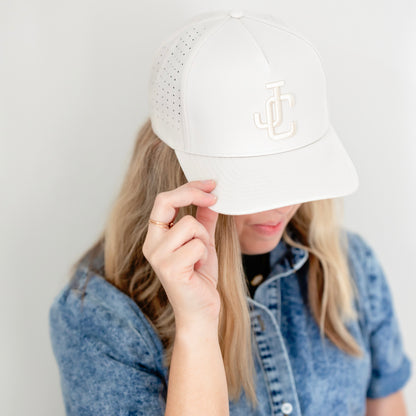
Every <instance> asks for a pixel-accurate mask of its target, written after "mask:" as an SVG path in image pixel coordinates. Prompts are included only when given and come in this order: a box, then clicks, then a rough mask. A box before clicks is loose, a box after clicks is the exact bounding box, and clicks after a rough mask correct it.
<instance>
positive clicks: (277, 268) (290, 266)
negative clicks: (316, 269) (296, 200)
mask: <svg viewBox="0 0 416 416" xmlns="http://www.w3.org/2000/svg"><path fill="white" fill-rule="evenodd" d="M287 232H288V233H289V235H290V236H291V237H292V239H294V240H295V241H297V236H296V233H295V232H294V231H293V229H291V228H290V227H288V229H287ZM308 257H309V253H308V251H306V250H304V249H301V248H298V247H293V246H291V245H289V244H287V243H286V242H285V241H284V240H283V238H281V239H280V241H279V244H277V246H276V247H275V248H274V249H273V250H272V251H271V252H270V274H269V276H272V278H273V279H274V278H280V277H284V276H290V275H292V276H293V275H294V272H295V271H296V270H298V269H300V268H301V267H302V266H303V264H304V263H305V262H306V261H307V259H308ZM266 281H267V280H266Z"/></svg>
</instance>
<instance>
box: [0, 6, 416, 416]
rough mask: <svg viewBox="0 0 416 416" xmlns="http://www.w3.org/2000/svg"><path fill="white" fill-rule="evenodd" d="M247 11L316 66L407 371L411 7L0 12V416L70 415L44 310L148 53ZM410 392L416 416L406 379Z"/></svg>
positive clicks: (353, 215)
mask: <svg viewBox="0 0 416 416" xmlns="http://www.w3.org/2000/svg"><path fill="white" fill-rule="evenodd" d="M254 7H255V9H253V10H254V11H258V12H261V13H270V14H274V15H275V16H276V17H278V18H281V19H283V20H284V21H286V22H287V23H288V24H289V25H291V26H293V27H294V28H296V29H298V30H299V31H300V32H301V33H303V34H304V35H305V36H306V37H307V38H308V39H309V40H311V41H312V43H313V44H314V45H315V46H316V48H317V49H318V51H319V53H320V55H321V57H322V60H323V65H324V69H325V72H326V74H327V80H328V100H329V109H330V115H331V119H332V123H333V125H334V127H335V128H336V129H337V132H338V133H339V135H340V137H341V138H342V140H343V143H344V145H345V147H346V149H347V151H348V152H349V154H350V156H351V158H352V160H353V162H354V164H355V165H356V168H357V171H358V173H359V177H360V188H359V189H358V191H357V192H356V193H354V194H353V195H351V196H348V197H345V224H346V226H347V227H349V228H350V229H352V230H355V231H358V232H360V233H361V234H362V236H363V237H364V238H365V239H366V240H367V241H368V242H369V243H370V245H372V247H373V248H374V249H375V251H376V253H377V255H378V256H379V258H380V259H381V261H382V264H383V266H384V268H385V271H386V274H387V276H388V279H389V282H390V285H391V290H392V293H393V297H394V303H395V308H396V313H397V315H398V318H399V322H400V326H401V328H402V334H403V341H404V345H405V348H406V350H407V352H408V353H409V355H410V358H411V359H412V361H413V362H414V363H415V364H416V330H415V325H414V317H415V316H416V307H415V304H416V302H415V299H414V297H415V292H416V282H415V280H416V267H415V263H414V261H415V251H416V250H415V249H416V243H415V236H416V221H415V217H414V215H415V212H416V196H415V189H416V140H415V138H416V128H415V120H414V114H415V113H416V98H415V97H416V59H415V53H414V50H413V49H414V48H415V46H414V45H415V40H416V35H415V27H416V24H415V18H416V13H415V3H414V2H413V4H411V1H404V0H395V1H389V2H387V1H381V0H366V1H363V0H348V1H334V0H328V1H323V0H314V1H310V0H304V1H293V0H291V1H290V2H289V1H278V0H273V1H265V0H257V1H256V2H248V1H240V2H237V1H225V0H221V1H218V0H211V1H210V3H209V4H208V3H207V2H205V1H200V0H199V1H196V0H192V1H191V0H188V1H165V2H161V1H155V0H152V1H150V0H145V1H133V0H124V1H123V0H121V1H117V2H115V1H107V0H82V1H81V0H72V1H56V0H53V1H52V0H44V1H42V0H26V1H22V0H13V1H11V0H10V1H5V0H1V2H0V117H1V118H0V140H1V141H0V144H1V147H0V185H1V188H0V189H1V194H0V195H1V196H0V198H1V199H0V253H1V254H0V256H1V262H0V277H1V294H0V296H1V299H0V323H1V342H0V360H1V361H0V369H1V371H0V413H1V414H2V415H7V416H11V415H29V414H30V415H33V416H35V415H42V416H59V415H64V407H63V402H62V398H61V391H60V386H59V375H58V368H57V365H56V363H55V360H54V357H53V354H52V350H51V346H50V341H49V333H48V309H49V306H50V304H51V302H52V299H53V297H54V296H55V295H56V294H57V293H58V291H59V290H60V289H61V287H62V286H63V285H64V283H65V282H66V281H67V279H68V277H69V276H68V268H69V266H70V265H71V263H72V262H73V261H75V260H76V259H77V258H78V256H79V255H80V254H81V253H82V252H83V251H84V250H85V249H86V248H87V247H88V246H89V245H90V244H91V243H92V241H93V240H94V239H95V238H96V237H97V236H98V234H99V232H100V231H101V229H102V227H103V224H104V219H105V217H106V215H107V213H108V211H109V207H110V203H111V202H112V201H113V200H114V198H115V195H116V192H117V191H118V187H119V185H120V183H121V178H122V176H123V174H124V172H125V168H126V166H127V162H128V159H129V157H130V154H131V151H132V146H133V142H134V138H135V135H136V133H137V131H138V129H139V127H140V125H141V124H142V122H143V121H144V120H145V118H146V117H147V96H146V93H147V89H146V88H147V82H148V76H149V73H150V67H151V57H152V54H153V52H154V50H155V48H156V47H157V46H158V45H159V43H160V42H161V41H162V40H163V39H164V38H165V37H166V36H167V35H168V34H170V32H171V31H172V30H174V29H176V28H177V27H179V26H180V25H181V24H182V22H184V21H185V20H186V19H187V18H189V17H191V16H193V15H194V14H197V13H200V12H205V11H210V10H213V9H217V8H236V9H240V8H243V9H244V8H246V9H248V10H250V9H251V8H254ZM412 48H413V49H412ZM415 370H416V369H415ZM404 391H405V397H406V401H407V405H408V408H409V411H410V413H409V414H411V415H412V416H413V415H416V395H415V394H414V393H415V392H416V381H415V377H412V379H411V381H410V382H409V383H408V385H407V386H406V387H405V390H404ZM412 392H413V394H412Z"/></svg>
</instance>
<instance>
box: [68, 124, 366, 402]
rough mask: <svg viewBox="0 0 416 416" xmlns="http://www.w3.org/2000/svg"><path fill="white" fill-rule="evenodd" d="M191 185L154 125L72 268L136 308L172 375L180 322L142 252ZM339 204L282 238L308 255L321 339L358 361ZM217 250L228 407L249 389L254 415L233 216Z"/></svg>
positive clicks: (332, 202)
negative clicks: (158, 201) (171, 198)
mask: <svg viewBox="0 0 416 416" xmlns="http://www.w3.org/2000/svg"><path fill="white" fill-rule="evenodd" d="M186 182H187V180H186V178H185V175H184V173H183V171H182V169H181V167H180V165H179V162H178V160H177V158H176V155H175V153H174V151H173V149H172V148H170V147H169V146H167V145H166V144H165V143H164V142H162V141H161V140H160V138H159V137H158V136H157V135H156V134H155V133H154V131H153V129H152V126H151V122H150V119H149V118H148V119H147V120H145V122H144V124H143V125H142V127H141V128H140V130H139V132H138V135H137V138H136V141H135V144H134V151H133V154H132V156H131V160H130V163H129V166H128V168H127V172H126V175H125V177H124V180H123V182H122V185H121V188H120V190H119V193H118V196H117V197H116V199H115V201H114V203H113V205H112V207H111V209H110V211H109V216H108V219H107V222H106V224H105V227H104V230H103V231H102V233H101V235H100V236H99V238H98V240H97V241H96V242H95V243H94V244H93V245H92V246H91V247H90V248H89V249H88V250H87V251H86V252H85V253H84V254H83V255H82V256H81V257H80V258H79V260H78V261H77V262H75V263H74V264H73V265H72V268H71V274H72V275H74V272H75V270H76V269H77V268H78V267H79V265H80V263H81V262H82V261H83V260H84V259H86V258H87V257H88V258H89V259H90V261H89V270H91V271H92V272H95V273H100V274H101V275H102V276H103V277H104V278H105V279H106V280H107V281H108V282H110V283H111V284H113V285H114V286H115V287H117V288H118V289H119V290H121V291H122V292H124V293H125V294H127V295H128V296H129V297H131V298H132V299H133V300H134V301H135V302H136V304H137V305H138V306H139V307H140V309H141V310H142V311H143V312H144V314H145V315H146V317H147V318H148V320H149V322H150V324H151V325H152V327H153V328H154V330H155V331H156V333H157V334H158V335H159V337H160V339H161V342H162V345H163V347H164V364H165V365H166V366H167V367H169V366H170V361H171V357H172V349H173V342H174V337H175V317H174V313H173V309H172V307H171V305H170V303H169V301H168V298H167V295H166V292H165V290H164V288H163V286H162V285H161V283H160V280H159V278H158V277H157V275H156V274H155V272H154V271H153V269H152V267H151V266H150V264H149V262H148V261H147V260H146V258H145V257H144V255H143V252H142V246H143V243H144V240H145V237H146V233H147V228H148V220H149V216H150V212H151V210H152V207H153V203H154V200H155V197H156V195H157V194H158V193H160V192H164V191H169V190H172V189H174V188H177V187H178V186H181V185H183V184H185V183H186ZM338 201H339V198H338ZM338 201H337V200H336V199H323V200H318V201H311V202H306V203H303V204H302V205H301V206H300V207H299V209H298V210H297V211H296V213H295V214H294V216H293V217H292V218H291V220H290V223H289V224H288V226H289V225H290V226H291V227H293V229H294V230H295V231H296V234H297V235H298V236H299V239H296V241H295V240H294V239H292V238H291V236H290V235H289V233H288V232H287V230H286V229H285V230H284V232H283V235H282V238H283V239H284V240H285V242H286V243H287V244H289V245H291V246H294V247H299V248H302V249H304V250H307V251H308V252H309V259H308V261H309V272H308V302H309V308H310V312H311V314H312V315H313V317H314V319H315V321H316V322H317V324H318V325H319V328H320V333H321V337H324V336H325V335H326V336H327V337H328V338H329V339H330V340H331V341H332V342H333V343H334V344H335V345H336V346H337V347H338V348H340V349H341V350H343V351H345V352H346V353H348V354H351V355H353V356H358V357H360V356H362V351H361V349H360V347H359V345H358V344H357V342H356V340H355V339H354V337H353V336H352V335H351V334H350V333H349V331H348V329H347V328H346V326H345V323H346V322H347V321H348V320H349V319H353V320H355V319H357V311H356V310H355V309H354V307H353V299H354V297H355V295H358V291H357V288H356V286H355V284H354V281H353V279H352V278H351V275H350V271H349V268H348V262H347V257H346V254H347V249H348V241H347V238H346V234H345V233H343V232H342V225H341V222H340V218H342V210H343V207H342V206H341V205H337V202H338ZM196 208H197V207H196V206H194V205H190V206H188V207H182V208H179V211H178V215H177V219H178V220H179V219H180V218H182V217H183V216H184V215H193V216H195V214H196ZM215 245H216V250H217V255H218V263H219V270H218V272H219V278H218V286H217V290H218V292H219V294H220V297H221V310H220V319H219V327H218V331H219V334H218V335H219V342H220V348H221V352H222V356H223V362H224V367H225V372H226V377H227V385H228V395H229V398H230V400H233V401H234V400H238V399H239V398H240V395H241V388H243V389H244V391H245V393H246V396H247V397H248V399H249V400H250V402H251V403H252V405H253V406H254V407H256V406H257V405H258V401H257V398H256V394H255V385H254V363H253V356H252V350H251V337H252V336H253V335H252V332H251V322H250V313H249V306H248V302H247V299H246V297H247V296H249V290H248V287H247V283H246V277H245V274H244V269H243V265H242V256H241V254H242V253H241V248H240V243H239V239H238V234H237V230H236V226H235V222H234V218H233V216H229V215H223V214H219V216H218V220H217V226H216V232H215ZM100 252H101V253H103V254H104V267H103V268H101V269H99V270H94V267H93V266H92V262H93V261H94V258H96V256H97V255H98V254H99V253H100ZM87 282H88V279H87ZM84 293H85V292H84Z"/></svg>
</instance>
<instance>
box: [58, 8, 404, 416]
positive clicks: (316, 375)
mask: <svg viewBox="0 0 416 416" xmlns="http://www.w3.org/2000/svg"><path fill="white" fill-rule="evenodd" d="M152 71H153V72H152V77H151V82H150V91H149V92H150V101H149V103H150V114H151V117H150V119H148V120H147V121H146V122H145V123H144V125H143V126H142V128H141V130H140V132H139V134H138V137H137V140H136V143H135V148H134V151H133V155H132V158H131V161H130V165H129V168H128V171H127V173H126V176H125V179H124V182H123V184H122V187H121V190H120V193H119V195H118V197H117V199H116V201H115V204H114V206H113V208H112V210H111V214H110V216H109V219H108V222H107V224H106V226H105V229H104V231H103V233H102V234H101V236H100V237H99V239H98V241H97V242H96V243H95V244H94V245H93V246H92V247H91V248H90V249H89V250H88V251H87V253H85V255H84V256H82V257H81V258H80V260H79V261H78V262H77V263H75V264H74V268H73V270H72V272H71V274H72V279H71V282H69V283H68V284H67V285H66V286H65V288H63V290H62V291H61V293H60V294H59V295H58V296H57V297H56V299H55V301H54V303H53V305H52V307H51V310H50V328H51V338H52V344H53V349H54V353H55V356H56V359H57V362H58V365H59V370H60V375H61V386H62V391H63V395H64V400H65V406H66V412H67V414H68V415H98V414H99V415H115V414H117V415H133V414H134V415H162V414H166V415H182V416H183V415H190V414H196V413H198V414H199V415H228V414H230V415H262V416H266V415H267V416H269V415H289V414H290V415H304V416H305V415H316V414H318V412H319V413H326V414H332V415H343V416H344V415H364V414H367V415H376V414H378V413H377V412H379V411H380V410H382V411H386V410H388V408H389V406H391V405H394V414H395V415H405V406H404V402H403V398H402V396H401V394H400V389H401V388H403V386H404V385H405V384H406V382H407V381H408V380H409V378H410V372H411V362H410V360H409V358H408V357H407V355H406V353H405V352H404V349H403V345H402V341H401V334H400V331H399V326H398V323H397V319H396V316H395V314H394V307H393V302H392V298H391V294H390V291H389V287H388V283H387V279H386V277H385V275H384V272H383V269H382V267H381V264H380V263H379V261H378V259H377V257H376V255H375V253H374V251H373V250H372V249H371V247H370V246H369V245H368V244H367V243H366V242H365V241H364V240H363V238H362V237H361V236H360V235H359V234H358V233H355V232H352V231H348V230H346V229H345V228H344V227H342V225H341V222H340V218H341V211H340V210H338V208H340V206H339V205H337V203H338V202H339V199H338V200H337V199H335V198H337V197H340V196H343V195H347V194H350V193H352V192H353V191H354V190H355V189H356V188H357V186H358V178H357V175H356V171H355V169H354V166H353V165H352V163H351V160H350V159H349V158H348V155H347V154H346V152H345V149H344V148H343V147H342V145H341V143H340V141H339V139H338V138H337V135H336V133H335V131H334V130H333V128H332V127H331V126H330V123H329V119H328V113H327V110H326V101H325V100H326V97H325V80H324V76H323V72H322V69H321V66H320V62H319V58H318V55H317V53H316V51H315V50H314V49H313V47H312V46H311V45H310V44H309V43H308V42H307V41H306V40H305V39H304V38H303V37H301V36H300V35H299V34H297V33H295V32H294V31H293V30H292V29H289V28H287V27H286V26H284V25H282V24H281V23H278V22H277V21H276V20H275V19H273V18H271V17H265V16H260V15H256V14H254V13H251V14H249V13H243V12H238V11H231V12H216V13H210V14H204V15H200V16H197V17H195V18H194V19H193V20H191V21H189V22H188V23H187V24H186V25H185V26H184V27H183V28H180V29H178V30H177V31H176V32H175V34H173V35H172V36H171V37H170V38H169V39H168V40H167V41H166V42H164V43H163V45H162V46H161V48H160V49H159V51H158V53H157V55H156V56H155V62H154V66H153V69H152ZM286 88H287V89H289V88H291V89H292V92H288V91H287V89H286ZM202 179H206V180H207V181H203V180H202ZM209 179H213V180H214V181H209Z"/></svg>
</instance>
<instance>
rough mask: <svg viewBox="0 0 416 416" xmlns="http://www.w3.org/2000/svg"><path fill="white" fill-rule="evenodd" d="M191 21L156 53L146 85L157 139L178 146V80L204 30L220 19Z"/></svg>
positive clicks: (214, 14) (180, 127) (180, 122)
mask: <svg viewBox="0 0 416 416" xmlns="http://www.w3.org/2000/svg"><path fill="white" fill-rule="evenodd" d="M205 17H206V18H203V19H202V20H200V21H198V20H197V19H194V20H193V21H190V22H189V24H187V25H185V26H184V27H182V28H181V29H179V30H178V31H177V32H176V33H175V34H173V35H172V36H171V37H170V38H169V39H167V40H166V41H165V42H164V43H163V44H162V45H161V46H160V47H159V50H158V51H157V52H156V54H155V56H154V62H153V66H152V70H151V76H150V84H149V88H150V91H149V104H150V110H151V115H152V118H153V121H154V122H155V123H154V124H155V126H154V127H157V130H158V132H159V134H160V135H161V137H160V138H161V139H162V140H164V141H166V142H167V143H168V144H170V145H174V147H176V145H178V143H180V142H181V141H182V140H181V139H182V138H183V132H182V110H183V109H182V104H181V88H182V84H181V79H182V76H183V72H184V69H185V67H186V62H187V60H188V58H189V55H190V54H191V53H192V51H193V50H194V49H195V48H196V46H197V44H198V41H199V40H200V39H201V38H202V37H203V35H204V34H206V33H207V31H208V30H209V29H210V28H211V27H213V26H215V25H216V24H218V22H219V21H221V20H222V19H224V15H223V14H222V15H221V14H218V13H212V14H211V15H210V14H206V16H205Z"/></svg>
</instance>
